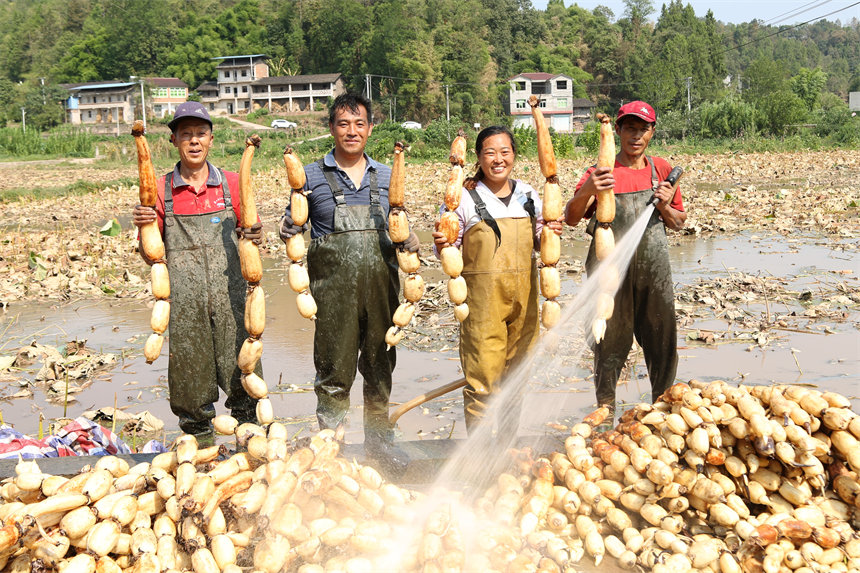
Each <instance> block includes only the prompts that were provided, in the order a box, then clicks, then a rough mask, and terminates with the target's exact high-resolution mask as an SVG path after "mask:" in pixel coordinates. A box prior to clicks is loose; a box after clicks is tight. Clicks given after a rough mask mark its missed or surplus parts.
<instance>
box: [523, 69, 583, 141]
mask: <svg viewBox="0 0 860 573" xmlns="http://www.w3.org/2000/svg"><path fill="white" fill-rule="evenodd" d="M508 82H509V84H510V86H511V87H510V107H509V109H508V113H509V114H510V115H512V116H513V117H514V121H513V125H514V127H534V121H533V119H532V112H531V108H530V107H529V105H528V99H529V97H531V96H532V95H536V96H538V97H539V98H540V100H541V101H540V109H541V111H542V112H543V115H544V117H546V119H547V124H548V125H549V127H552V128H553V129H554V130H555V131H557V132H559V133H581V132H582V130H583V129H584V128H585V124H586V123H588V121H589V119H591V109H592V108H594V107H596V104H595V103H594V102H592V101H591V100H589V99H585V98H574V97H573V78H571V77H570V76H566V75H564V74H547V73H543V72H536V73H522V74H518V75H516V76H513V77H511V78H508Z"/></svg>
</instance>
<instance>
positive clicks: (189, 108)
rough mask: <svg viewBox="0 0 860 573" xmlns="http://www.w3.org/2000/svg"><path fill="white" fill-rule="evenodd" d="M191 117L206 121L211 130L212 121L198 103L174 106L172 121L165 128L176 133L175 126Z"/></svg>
mask: <svg viewBox="0 0 860 573" xmlns="http://www.w3.org/2000/svg"><path fill="white" fill-rule="evenodd" d="M192 117H193V118H197V119H202V120H203V121H206V122H207V123H209V128H210V129H211V128H212V119H211V118H210V117H209V112H208V111H206V108H205V107H204V106H203V104H202V103H200V102H198V101H185V102H182V103H181V104H179V105H178V106H176V113H174V114H173V119H171V120H170V123H168V124H167V127H169V128H170V131H176V126H177V125H178V124H179V122H180V121H182V120H183V119H188V118H192Z"/></svg>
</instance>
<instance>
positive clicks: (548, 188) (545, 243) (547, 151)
mask: <svg viewBox="0 0 860 573" xmlns="http://www.w3.org/2000/svg"><path fill="white" fill-rule="evenodd" d="M539 104H540V100H539V99H538V97H537V96H531V97H530V98H529V105H530V106H531V108H532V116H533V117H534V120H535V130H536V131H537V147H538V162H539V163H540V171H541V173H542V174H543V176H544V177H545V178H546V182H545V183H544V184H543V212H542V215H543V220H544V222H545V223H548V222H550V221H558V220H559V219H561V216H562V213H563V209H564V205H563V203H562V199H561V187H560V186H559V184H558V166H557V164H556V161H555V153H554V152H553V149H552V139H551V138H550V136H549V129H548V128H547V125H546V120H545V119H544V117H543V113H542V112H541V110H540V107H539ZM560 257H561V237H559V236H558V235H557V234H556V233H555V231H554V230H552V229H550V228H549V227H548V226H547V225H546V224H544V227H543V230H542V231H541V234H540V259H541V262H542V263H543V266H542V267H541V269H540V292H541V294H543V296H544V297H546V299H547V300H545V301H544V302H543V305H542V306H541V313H540V317H541V323H542V324H543V325H544V328H547V329H550V328H552V327H553V326H555V325H556V324H557V323H558V321H559V318H561V305H559V304H558V302H556V300H555V299H556V297H558V295H560V294H561V275H560V274H559V272H558V268H557V267H556V264H557V263H558V259H559V258H560Z"/></svg>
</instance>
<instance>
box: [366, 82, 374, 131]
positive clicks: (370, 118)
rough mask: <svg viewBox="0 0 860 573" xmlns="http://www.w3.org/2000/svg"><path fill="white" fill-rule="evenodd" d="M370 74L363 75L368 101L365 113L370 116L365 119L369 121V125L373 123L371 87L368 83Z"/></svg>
mask: <svg viewBox="0 0 860 573" xmlns="http://www.w3.org/2000/svg"><path fill="white" fill-rule="evenodd" d="M370 77H371V76H370V74H364V84H365V86H367V99H368V101H370V109H369V110H367V113H369V114H370V117H369V118H367V119H369V120H370V123H373V87H372V85H371V83H370Z"/></svg>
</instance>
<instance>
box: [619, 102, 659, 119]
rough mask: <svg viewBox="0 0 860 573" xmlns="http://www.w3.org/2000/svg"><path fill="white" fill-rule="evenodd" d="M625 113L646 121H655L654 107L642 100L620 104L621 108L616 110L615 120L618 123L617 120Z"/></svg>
mask: <svg viewBox="0 0 860 573" xmlns="http://www.w3.org/2000/svg"><path fill="white" fill-rule="evenodd" d="M625 115H635V116H636V117H638V118H641V119H644V120H645V121H647V122H648V123H657V114H656V113H654V108H653V107H651V106H650V105H648V104H647V103H645V102H644V101H639V100H637V101H631V102H630V103H625V104H624V105H622V106H621V109H619V110H618V117H616V118H615V122H616V123H618V120H619V119H621V118H622V117H624V116H625Z"/></svg>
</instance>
